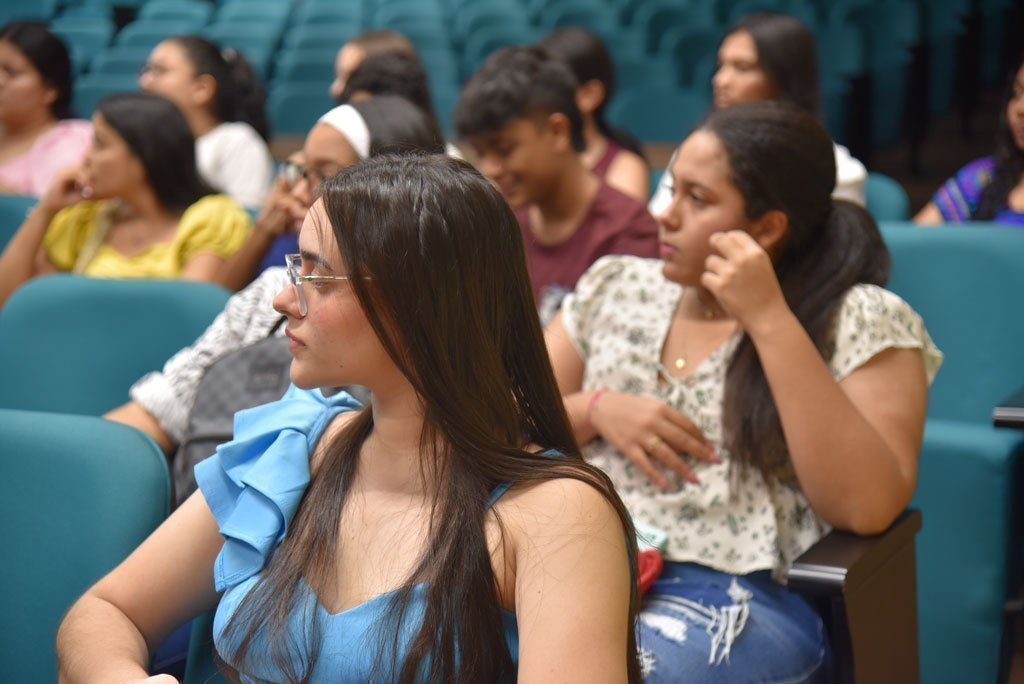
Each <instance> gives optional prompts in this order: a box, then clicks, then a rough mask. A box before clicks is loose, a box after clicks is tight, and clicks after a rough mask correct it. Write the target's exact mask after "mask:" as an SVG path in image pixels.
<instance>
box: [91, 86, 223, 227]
mask: <svg viewBox="0 0 1024 684" xmlns="http://www.w3.org/2000/svg"><path fill="white" fill-rule="evenodd" d="M96 113H97V114H100V115H102V116H103V119H104V120H105V121H106V122H107V123H108V124H109V125H110V126H111V127H112V128H113V129H114V130H115V131H117V134H118V135H119V136H121V139H122V140H124V142H125V144H127V145H128V148H129V149H130V150H131V151H132V154H134V155H135V156H136V157H138V159H139V161H141V162H142V166H143V168H145V170H146V179H147V180H148V181H149V185H150V187H152V188H153V192H154V193H156V197H157V200H158V201H159V202H160V204H161V205H163V206H164V207H165V208H167V209H170V210H172V211H184V210H185V209H187V208H188V207H189V206H191V205H192V204H194V203H195V202H197V201H198V200H199V199H200V198H202V197H204V196H205V195H209V194H212V193H213V192H214V190H213V188H211V187H210V186H209V185H207V184H206V182H205V181H203V180H202V178H200V176H199V171H198V170H197V169H196V144H195V138H193V137H192V130H191V129H190V128H189V127H188V122H187V121H186V120H185V116H184V115H183V114H182V113H181V112H180V111H179V110H178V108H177V107H175V106H174V104H173V103H172V102H171V101H170V100H167V99H164V98H162V97H160V96H159V95H150V94H148V93H115V94H114V95H108V96H106V97H104V98H103V99H102V100H100V101H99V102H98V103H97V104H96Z"/></svg>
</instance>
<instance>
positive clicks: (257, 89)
mask: <svg viewBox="0 0 1024 684" xmlns="http://www.w3.org/2000/svg"><path fill="white" fill-rule="evenodd" d="M168 40H170V41H171V42H173V43H176V44H178V45H179V46H181V49H182V50H183V51H184V52H185V58H186V59H187V60H188V61H189V62H191V64H192V69H193V71H194V72H195V75H196V76H205V75H209V76H210V77H211V78H212V79H213V80H214V82H215V83H216V84H217V90H216V92H215V93H214V96H213V114H214V116H216V117H217V119H219V120H220V121H242V122H244V123H247V124H249V125H250V126H252V127H253V128H254V129H255V130H256V132H257V133H259V134H260V137H262V138H263V139H264V140H269V139H270V127H269V125H268V124H267V115H266V112H265V111H264V103H265V102H266V99H267V93H266V90H265V89H264V87H263V82H262V81H261V80H260V78H259V76H257V75H256V72H254V71H253V68H252V65H251V64H249V60H247V59H246V58H245V56H244V55H242V53H241V52H239V51H238V50H236V49H234V48H230V47H229V48H224V49H223V50H222V49H221V48H219V47H218V46H217V45H215V44H214V43H212V42H210V41H209V40H207V39H206V38H203V37H201V36H192V35H188V36H174V37H173V38H169V39H168Z"/></svg>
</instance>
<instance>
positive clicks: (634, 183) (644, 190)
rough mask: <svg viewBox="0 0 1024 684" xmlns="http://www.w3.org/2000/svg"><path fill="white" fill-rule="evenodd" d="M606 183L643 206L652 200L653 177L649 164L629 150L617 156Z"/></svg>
mask: <svg viewBox="0 0 1024 684" xmlns="http://www.w3.org/2000/svg"><path fill="white" fill-rule="evenodd" d="M605 181H607V183H608V185H610V186H612V187H613V188H615V189H616V190H618V191H620V192H624V193H626V194H627V195H629V196H630V197H633V198H635V199H636V200H637V201H638V202H640V203H642V204H647V200H648V199H649V198H650V191H651V177H650V172H649V171H648V169H647V164H645V163H644V160H643V159H641V158H640V156H639V155H637V154H635V153H633V152H630V151H629V150H623V151H622V152H619V153H618V154H617V155H615V158H614V159H613V160H612V163H611V166H609V167H608V173H607V175H606V176H605Z"/></svg>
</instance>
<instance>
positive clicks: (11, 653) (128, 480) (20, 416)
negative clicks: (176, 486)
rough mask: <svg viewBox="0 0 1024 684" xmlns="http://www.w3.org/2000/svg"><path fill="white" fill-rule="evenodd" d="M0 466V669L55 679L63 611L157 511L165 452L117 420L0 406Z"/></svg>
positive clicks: (165, 501) (163, 507)
mask: <svg viewBox="0 0 1024 684" xmlns="http://www.w3.org/2000/svg"><path fill="white" fill-rule="evenodd" d="M4 348H5V349H8V348H7V347H4ZM0 473H2V474H3V480H4V494H3V496H0V517H2V518H3V520H4V524H3V525H0V548H2V549H3V553H4V564H3V569H2V570H0V605H2V606H3V611H2V612H0V631H2V635H3V636H2V638H0V672H3V679H4V681H6V682H55V681H57V663H56V657H55V655H54V646H53V645H54V639H55V638H56V634H57V627H58V625H59V624H60V620H61V618H62V617H63V615H64V612H65V611H66V610H67V609H68V608H69V607H70V606H71V604H72V603H73V602H74V601H75V600H76V599H77V598H78V597H79V596H80V595H81V594H82V593H83V592H84V591H85V590H86V589H87V588H89V586H90V585H92V584H93V583H94V582H95V581H96V580H98V579H99V578H100V577H102V576H103V575H104V574H106V573H107V572H108V571H109V570H111V569H112V568H113V567H114V566H116V565H117V564H118V563H119V562H121V560H122V559H124V558H125V557H126V556H127V555H128V554H129V553H130V552H131V551H132V549H134V548H135V547H136V546H138V545H139V544H140V543H141V542H142V540H143V539H145V538H146V536H148V535H149V533H150V532H152V531H153V530H154V529H156V527H157V526H158V525H159V524H160V523H161V521H163V519H164V518H165V517H166V516H167V514H168V512H169V510H170V501H171V491H170V477H169V475H168V472H167V459H166V457H165V456H164V454H163V452H161V451H160V448H159V447H158V446H157V445H156V444H154V443H153V442H152V440H150V439H149V438H148V437H146V436H145V435H143V434H142V433H141V432H139V431H137V430H135V429H133V428H130V427H127V426H125V425H120V424H118V423H113V422H110V421H107V420H103V419H101V418H96V417H92V416H73V415H65V414H56V413H42V412H35V411H14V410H9V409H0Z"/></svg>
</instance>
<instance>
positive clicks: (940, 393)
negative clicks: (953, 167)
mask: <svg viewBox="0 0 1024 684" xmlns="http://www.w3.org/2000/svg"><path fill="white" fill-rule="evenodd" d="M882 234H883V236H884V237H885V242H886V244H887V245H888V246H889V250H890V251H891V252H892V259H893V269H892V277H891V278H890V280H889V285H888V287H889V289H891V290H893V291H894V292H896V293H897V294H898V295H900V296H901V297H903V298H904V299H906V300H907V301H908V302H909V303H910V304H911V306H913V307H914V308H915V309H916V310H917V311H918V313H920V314H921V315H922V316H923V317H924V320H925V323H926V324H927V325H928V330H929V332H930V333H931V335H932V338H933V339H934V340H935V343H936V344H937V345H938V347H939V349H941V350H942V351H943V352H944V353H945V355H946V360H945V362H944V363H943V366H942V370H941V371H940V372H939V375H938V377H937V378H936V379H935V384H934V385H933V386H932V389H931V393H930V394H929V403H928V416H929V417H932V418H947V419H955V420H967V421H972V422H980V423H986V424H987V423H989V422H991V420H992V408H993V407H994V406H995V405H996V404H997V403H998V402H999V401H1001V400H1002V399H1005V398H1006V397H1008V396H1009V395H1010V394H1012V393H1013V392H1014V391H1016V390H1017V389H1019V388H1020V387H1021V385H1024V353H1022V350H1024V316H1022V315H1020V314H1021V311H1022V306H1021V299H1020V298H1021V293H1022V292H1024V232H1021V231H1019V230H1013V229H1007V228H1000V227H995V226H991V225H981V224H978V225H972V226H970V227H954V226H943V227H941V228H920V227H917V226H914V225H913V224H910V223H904V224H898V223H883V224H882Z"/></svg>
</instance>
